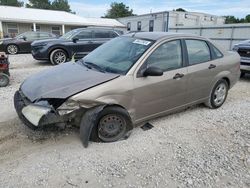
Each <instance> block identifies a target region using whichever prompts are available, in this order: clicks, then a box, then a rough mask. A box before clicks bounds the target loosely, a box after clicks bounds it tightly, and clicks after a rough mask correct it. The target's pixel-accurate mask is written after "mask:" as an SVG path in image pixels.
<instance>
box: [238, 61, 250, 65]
mask: <svg viewBox="0 0 250 188" xmlns="http://www.w3.org/2000/svg"><path fill="white" fill-rule="evenodd" d="M240 64H241V65H246V66H250V63H245V62H241V63H240Z"/></svg>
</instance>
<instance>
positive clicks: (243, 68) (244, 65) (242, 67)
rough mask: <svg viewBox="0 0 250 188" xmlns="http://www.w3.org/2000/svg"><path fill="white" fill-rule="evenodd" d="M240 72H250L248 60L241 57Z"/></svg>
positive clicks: (249, 59)
mask: <svg viewBox="0 0 250 188" xmlns="http://www.w3.org/2000/svg"><path fill="white" fill-rule="evenodd" d="M240 70H241V71H242V72H250V58H246V57H241V61H240Z"/></svg>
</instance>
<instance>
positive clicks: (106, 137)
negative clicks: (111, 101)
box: [90, 106, 133, 142]
mask: <svg viewBox="0 0 250 188" xmlns="http://www.w3.org/2000/svg"><path fill="white" fill-rule="evenodd" d="M132 128H133V125H132V121H131V118H130V116H129V114H128V112H127V111H126V110H125V109H123V108H120V107H116V106H111V107H106V108H104V109H103V110H102V111H101V112H100V114H99V115H98V121H97V124H96V125H95V126H94V127H93V130H92V133H91V136H90V140H92V141H96V142H115V141H118V140H121V139H123V138H125V137H126V135H127V133H128V132H129V131H130V130H131V129H132Z"/></svg>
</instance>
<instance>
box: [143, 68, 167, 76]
mask: <svg viewBox="0 0 250 188" xmlns="http://www.w3.org/2000/svg"><path fill="white" fill-rule="evenodd" d="M162 75H163V71H162V70H161V69H160V68H158V67H148V68H147V69H146V70H145V71H144V72H143V76H145V77H146V76H162Z"/></svg>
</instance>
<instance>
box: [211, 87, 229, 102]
mask: <svg viewBox="0 0 250 188" xmlns="http://www.w3.org/2000/svg"><path fill="white" fill-rule="evenodd" d="M226 93H227V86H226V85H225V84H224V83H221V84H219V85H218V86H217V87H216V89H215V92H214V96H213V99H214V103H215V105H216V106H219V105H221V104H222V103H223V102H224V100H225V98H226Z"/></svg>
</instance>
